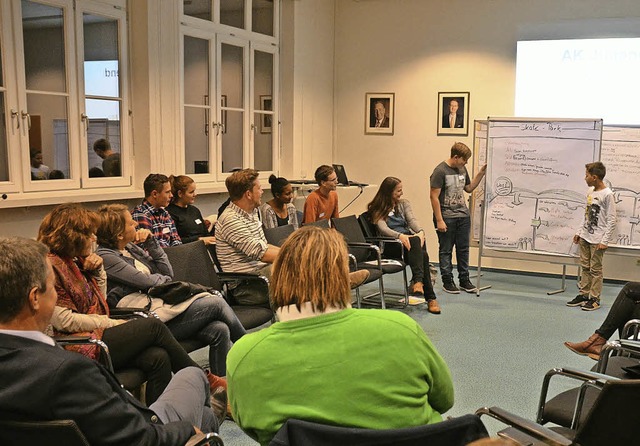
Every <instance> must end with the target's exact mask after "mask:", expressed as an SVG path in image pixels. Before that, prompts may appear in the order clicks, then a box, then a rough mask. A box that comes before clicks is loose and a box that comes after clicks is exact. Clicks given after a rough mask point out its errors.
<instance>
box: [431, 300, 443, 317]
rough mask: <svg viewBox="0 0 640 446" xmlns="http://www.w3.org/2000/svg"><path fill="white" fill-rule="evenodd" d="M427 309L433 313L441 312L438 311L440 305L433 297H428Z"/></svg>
mask: <svg viewBox="0 0 640 446" xmlns="http://www.w3.org/2000/svg"><path fill="white" fill-rule="evenodd" d="M427 311H428V312H429V313H433V314H440V313H442V311H440V305H438V301H437V300H435V299H429V300H428V301H427Z"/></svg>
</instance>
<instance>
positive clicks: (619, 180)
mask: <svg viewBox="0 0 640 446" xmlns="http://www.w3.org/2000/svg"><path fill="white" fill-rule="evenodd" d="M600 161H602V163H603V164H604V165H605V167H606V168H607V175H606V176H605V178H604V181H605V183H606V184H607V186H608V187H609V188H611V190H612V191H613V195H614V197H615V200H616V216H617V219H618V221H617V224H616V236H615V237H614V240H615V243H614V244H612V245H611V246H613V247H621V248H634V249H640V182H639V181H638V180H639V178H640V129H639V128H634V127H608V126H605V127H604V128H603V134H602V153H601V158H600Z"/></svg>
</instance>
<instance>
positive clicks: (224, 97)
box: [220, 94, 227, 133]
mask: <svg viewBox="0 0 640 446" xmlns="http://www.w3.org/2000/svg"><path fill="white" fill-rule="evenodd" d="M226 106H227V95H226V94H223V95H220V107H226ZM220 117H221V119H220V121H221V122H222V133H227V111H226V110H220Z"/></svg>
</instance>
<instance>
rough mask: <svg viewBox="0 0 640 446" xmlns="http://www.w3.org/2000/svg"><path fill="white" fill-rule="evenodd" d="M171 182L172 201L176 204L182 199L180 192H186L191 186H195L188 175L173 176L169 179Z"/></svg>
mask: <svg viewBox="0 0 640 446" xmlns="http://www.w3.org/2000/svg"><path fill="white" fill-rule="evenodd" d="M169 182H170V183H171V194H172V195H173V198H172V199H171V201H172V202H176V201H177V200H178V198H179V197H180V195H179V192H182V193H184V192H186V191H187V189H188V188H189V186H191V184H193V178H191V177H189V176H187V175H178V176H173V175H171V176H170V177H169Z"/></svg>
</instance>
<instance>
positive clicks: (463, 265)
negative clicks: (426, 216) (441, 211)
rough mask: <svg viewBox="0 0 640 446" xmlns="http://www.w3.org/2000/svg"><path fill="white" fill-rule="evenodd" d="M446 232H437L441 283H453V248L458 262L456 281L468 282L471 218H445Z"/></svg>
mask: <svg viewBox="0 0 640 446" xmlns="http://www.w3.org/2000/svg"><path fill="white" fill-rule="evenodd" d="M444 222H445V224H446V225H447V231H446V232H437V234H438V242H439V244H440V249H439V255H440V274H441V275H442V283H446V282H453V264H452V263H451V257H452V254H453V247H454V246H455V247H456V261H457V262H458V280H460V281H464V280H469V239H470V233H471V218H470V217H460V218H445V219H444Z"/></svg>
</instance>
